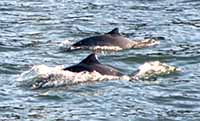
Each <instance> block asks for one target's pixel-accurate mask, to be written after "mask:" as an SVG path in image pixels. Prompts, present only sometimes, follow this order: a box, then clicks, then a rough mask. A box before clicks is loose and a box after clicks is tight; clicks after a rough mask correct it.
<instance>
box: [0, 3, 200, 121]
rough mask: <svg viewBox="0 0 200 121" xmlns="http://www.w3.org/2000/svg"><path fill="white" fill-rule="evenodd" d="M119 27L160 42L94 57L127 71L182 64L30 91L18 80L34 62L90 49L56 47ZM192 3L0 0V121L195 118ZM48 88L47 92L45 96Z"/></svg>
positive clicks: (198, 19) (198, 33)
mask: <svg viewBox="0 0 200 121" xmlns="http://www.w3.org/2000/svg"><path fill="white" fill-rule="evenodd" d="M115 27H119V29H120V32H121V33H122V34H123V35H124V36H126V37H129V38H132V39H142V38H156V39H158V40H160V45H157V46H154V47H149V48H144V49H130V50H125V51H119V52H112V53H101V54H99V60H100V61H101V62H102V63H105V64H109V65H112V66H115V67H117V68H118V69H120V70H121V71H123V72H124V73H126V74H130V73H132V72H134V71H135V70H136V69H137V68H138V67H139V65H141V64H143V63H144V62H146V61H156V60H159V61H160V62H164V63H168V64H170V65H173V66H176V67H179V68H181V69H182V71H181V72H179V73H174V74H171V75H168V76H164V77H159V78H158V79H157V82H156V83H154V82H149V83H147V82H141V81H140V82H134V83H133V82H130V81H124V80H113V81H104V82H97V83H92V84H80V85H74V86H72V87H70V88H66V89H59V88H52V89H42V90H31V89H30V88H28V87H24V86H20V85H19V84H18V81H17V78H18V77H19V75H20V74H21V73H23V72H24V71H27V70H29V69H30V68H31V67H32V66H34V65H40V64H44V65H47V66H52V67H54V66H57V65H65V66H70V65H73V64H75V63H78V62H80V61H81V60H82V59H83V58H85V57H86V56H87V55H88V54H90V53H91V52H90V51H78V52H64V51H62V50H61V49H60V44H61V43H62V42H64V41H65V40H70V41H72V42H76V41H78V40H81V39H83V38H85V37H89V36H94V35H99V34H103V33H106V32H109V31H110V30H112V29H113V28H115ZM199 61H200V1H199V0H1V1H0V65H1V66H0V120H1V121H199V120H200V63H199ZM46 92H48V93H46Z"/></svg>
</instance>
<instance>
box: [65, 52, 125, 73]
mask: <svg viewBox="0 0 200 121" xmlns="http://www.w3.org/2000/svg"><path fill="white" fill-rule="evenodd" d="M63 70H68V71H72V72H82V71H88V72H93V71H96V72H99V73H100V74H102V75H112V76H122V75H123V74H122V73H121V72H120V71H118V70H117V69H115V68H113V67H111V66H109V65H105V64H101V63H100V62H99V61H98V58H97V55H96V54H95V53H92V54H90V55H89V56H88V57H86V58H85V59H84V60H82V61H81V62H80V63H78V64H76V65H73V66H70V67H66V68H64V69H63Z"/></svg>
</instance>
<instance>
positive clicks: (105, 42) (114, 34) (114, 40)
mask: <svg viewBox="0 0 200 121" xmlns="http://www.w3.org/2000/svg"><path fill="white" fill-rule="evenodd" d="M72 46H73V47H84V46H85V47H86V46H118V47H120V48H123V49H127V48H131V47H132V40H130V39H128V38H126V37H124V36H122V35H121V34H120V33H119V29H118V28H114V29H113V30H112V31H110V32H108V33H106V34H103V35H99V36H93V37H89V38H86V39H83V40H81V41H78V42H77V43H75V44H73V45H72Z"/></svg>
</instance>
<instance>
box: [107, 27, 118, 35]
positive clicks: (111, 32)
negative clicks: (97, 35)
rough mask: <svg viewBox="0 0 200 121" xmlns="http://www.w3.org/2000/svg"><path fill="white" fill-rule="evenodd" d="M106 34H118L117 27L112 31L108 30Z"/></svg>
mask: <svg viewBox="0 0 200 121" xmlns="http://www.w3.org/2000/svg"><path fill="white" fill-rule="evenodd" d="M107 34H111V35H120V33H119V28H114V29H113V30H112V31H110V32H108V33H107Z"/></svg>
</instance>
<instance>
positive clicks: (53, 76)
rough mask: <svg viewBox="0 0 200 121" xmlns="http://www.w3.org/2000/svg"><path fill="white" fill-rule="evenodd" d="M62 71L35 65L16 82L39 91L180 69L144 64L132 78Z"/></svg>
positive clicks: (152, 75) (157, 74)
mask: <svg viewBox="0 0 200 121" xmlns="http://www.w3.org/2000/svg"><path fill="white" fill-rule="evenodd" d="M62 69H63V66H57V67H48V66H46V65H35V66H33V67H32V68H31V69H30V70H28V71H26V72H24V73H22V74H21V75H19V77H18V81H19V82H20V85H25V86H28V87H31V88H32V89H41V88H52V87H64V86H71V85H75V84H79V83H92V82H99V81H108V80H127V81H137V80H143V79H150V78H151V77H155V76H160V75H161V76H162V75H167V74H170V73H173V72H176V71H180V69H178V68H176V67H174V66H170V65H167V64H165V63H160V62H159V61H154V62H146V63H144V64H143V65H141V66H140V67H139V69H138V72H137V73H136V74H135V75H133V76H128V75H124V76H109V75H101V74H100V73H98V72H96V71H94V72H80V73H74V72H70V71H64V70H62Z"/></svg>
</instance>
